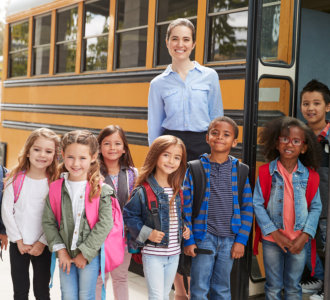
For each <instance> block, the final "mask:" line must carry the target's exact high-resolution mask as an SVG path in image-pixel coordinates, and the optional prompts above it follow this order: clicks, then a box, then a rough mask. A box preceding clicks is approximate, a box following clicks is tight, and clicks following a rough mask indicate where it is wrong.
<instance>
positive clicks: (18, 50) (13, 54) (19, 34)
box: [9, 21, 29, 77]
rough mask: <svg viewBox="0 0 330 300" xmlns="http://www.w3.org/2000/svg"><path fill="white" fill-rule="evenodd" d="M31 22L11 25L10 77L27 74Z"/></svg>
mask: <svg viewBox="0 0 330 300" xmlns="http://www.w3.org/2000/svg"><path fill="white" fill-rule="evenodd" d="M28 39H29V22H28V21H24V22H21V23H16V24H11V25H10V46H9V47H10V48H9V77H16V76H26V75H27V61H28Z"/></svg>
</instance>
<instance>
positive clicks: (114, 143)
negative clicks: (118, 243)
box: [96, 125, 137, 300]
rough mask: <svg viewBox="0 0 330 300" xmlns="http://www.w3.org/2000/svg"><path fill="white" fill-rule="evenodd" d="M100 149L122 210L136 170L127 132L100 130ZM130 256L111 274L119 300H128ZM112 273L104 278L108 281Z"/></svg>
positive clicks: (112, 127)
mask: <svg viewBox="0 0 330 300" xmlns="http://www.w3.org/2000/svg"><path fill="white" fill-rule="evenodd" d="M97 140H98V142H99V146H100V153H99V162H100V165H101V174H102V175H103V176H104V178H105V183H107V184H109V185H110V186H111V187H112V188H113V189H114V190H115V191H116V196H117V199H118V201H119V204H120V207H121V209H123V207H124V205H125V204H126V202H127V201H128V198H129V196H130V194H131V192H132V190H133V187H134V184H135V181H136V177H137V169H136V168H134V163H133V159H132V156H131V152H130V150H129V147H128V142H127V139H126V136H125V132H124V130H123V129H122V128H121V127H120V126H118V125H109V126H107V127H105V128H104V129H103V130H101V132H100V134H99V136H98V138H97ZM131 256H132V255H131V254H130V253H128V251H125V256H124V262H123V263H122V264H121V265H120V266H119V267H117V268H116V269H114V270H113V271H112V272H111V279H112V286H113V293H114V297H115V299H116V300H118V299H120V300H128V267H129V265H130V262H131ZM108 279H109V273H107V274H106V275H105V280H106V282H107V281H108ZM101 288H102V279H101V276H99V277H98V280H97V287H96V299H101Z"/></svg>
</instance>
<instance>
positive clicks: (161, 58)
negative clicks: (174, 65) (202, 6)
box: [155, 0, 197, 66]
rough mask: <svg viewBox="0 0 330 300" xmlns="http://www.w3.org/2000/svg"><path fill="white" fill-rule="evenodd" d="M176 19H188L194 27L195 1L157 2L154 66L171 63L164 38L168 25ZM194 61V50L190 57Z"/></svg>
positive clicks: (172, 0) (195, 17)
mask: <svg viewBox="0 0 330 300" xmlns="http://www.w3.org/2000/svg"><path fill="white" fill-rule="evenodd" d="M177 18H188V19H189V20H190V21H191V22H192V23H193V24H194V26H195V29H196V22H197V0H183V1H177V0H159V1H158V11H157V25H156V32H157V34H156V36H157V40H156V43H155V45H157V46H156V52H155V53H156V60H155V61H156V65H157V66H159V65H167V64H170V63H171V57H170V56H169V54H168V51H167V47H166V43H165V38H166V30H167V27H168V24H169V23H171V21H172V20H175V19H177ZM190 58H191V59H192V60H194V59H195V50H193V52H192V53H191V55H190Z"/></svg>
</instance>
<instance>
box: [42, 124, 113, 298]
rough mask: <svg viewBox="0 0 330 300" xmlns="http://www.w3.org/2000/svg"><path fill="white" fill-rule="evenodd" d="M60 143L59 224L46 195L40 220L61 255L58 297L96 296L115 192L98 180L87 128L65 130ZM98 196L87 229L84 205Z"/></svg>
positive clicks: (95, 145) (94, 142) (95, 152)
mask: <svg viewBox="0 0 330 300" xmlns="http://www.w3.org/2000/svg"><path fill="white" fill-rule="evenodd" d="M61 147H62V156H63V164H62V166H61V168H60V170H61V171H62V172H65V173H63V174H62V177H63V178H64V183H63V185H61V187H62V189H61V193H60V195H61V214H62V215H61V218H60V222H58V223H59V224H60V226H59V227H60V228H59V229H58V226H57V218H56V215H55V214H54V212H53V210H52V207H53V206H52V205H53V204H52V203H51V201H50V197H48V198H47V201H46V206H45V210H44V214H43V219H42V225H43V228H44V231H45V234H46V238H47V241H48V244H49V248H50V249H51V251H52V252H56V253H57V256H58V259H59V267H60V284H61V292H62V299H63V300H66V299H70V300H78V299H80V300H82V299H95V288H96V281H97V277H98V275H99V270H100V258H99V252H100V248H101V245H102V244H103V242H104V241H105V238H106V237H107V235H108V233H109V231H110V230H111V228H112V224H113V220H112V208H111V195H112V193H113V191H112V189H111V188H110V187H109V186H108V185H102V186H101V184H100V180H101V179H102V176H101V174H100V167H99V163H98V160H97V155H98V142H97V139H96V137H95V136H94V135H93V134H92V133H91V132H89V131H87V130H81V131H80V130H77V131H71V132H68V133H67V134H65V135H64V137H63V139H62V142H61ZM55 183H57V181H56V182H54V184H52V185H51V187H50V193H49V194H50V195H51V192H53V190H52V189H55ZM88 191H89V193H88ZM97 197H99V208H98V222H97V223H96V224H95V226H94V227H93V228H91V227H90V225H89V222H88V219H87V216H86V209H85V207H86V205H87V204H88V203H92V202H93V201H97V200H98V199H96V198H97ZM89 205H90V204H89ZM57 217H58V216H57Z"/></svg>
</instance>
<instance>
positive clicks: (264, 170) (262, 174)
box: [253, 163, 320, 276]
mask: <svg viewBox="0 0 330 300" xmlns="http://www.w3.org/2000/svg"><path fill="white" fill-rule="evenodd" d="M308 171H309V176H308V181H307V187H306V193H305V195H306V202H307V208H308V209H309V207H310V205H311V203H312V200H313V198H314V196H315V194H316V192H317V189H318V187H319V182H320V177H319V175H318V174H317V172H316V171H314V170H312V169H310V168H308ZM259 183H260V187H261V191H262V195H263V197H264V200H265V202H264V206H265V208H267V206H268V202H269V198H270V192H271V189H272V176H271V175H270V172H269V163H268V164H265V165H262V166H261V167H260V168H259ZM260 241H261V229H260V227H259V225H258V223H257V222H255V237H254V245H253V254H254V255H257V254H258V245H259V242H260ZM311 245H312V251H311V260H312V273H311V275H312V276H313V275H314V269H315V264H316V241H315V239H312V241H311Z"/></svg>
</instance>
